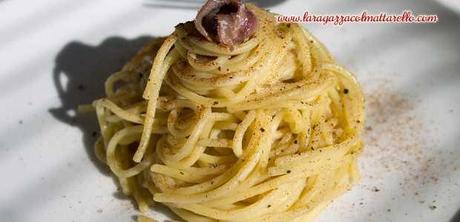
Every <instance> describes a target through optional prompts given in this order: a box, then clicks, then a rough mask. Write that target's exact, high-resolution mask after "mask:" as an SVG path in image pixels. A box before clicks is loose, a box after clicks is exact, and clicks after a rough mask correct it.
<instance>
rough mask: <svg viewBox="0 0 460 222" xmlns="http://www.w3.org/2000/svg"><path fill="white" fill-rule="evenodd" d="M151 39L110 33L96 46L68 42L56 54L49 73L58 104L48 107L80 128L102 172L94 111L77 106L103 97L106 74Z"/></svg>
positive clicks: (117, 68) (119, 65) (56, 115)
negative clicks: (79, 110) (86, 111)
mask: <svg viewBox="0 0 460 222" xmlns="http://www.w3.org/2000/svg"><path fill="white" fill-rule="evenodd" d="M151 39H152V37H147V36H145V37H139V38H137V39H133V40H128V39H124V38H120V37H111V38H108V39H106V40H104V41H103V42H102V43H101V44H99V45H97V46H91V45H88V44H85V43H81V42H71V43H69V44H67V45H66V46H64V48H63V49H62V50H61V51H60V52H59V53H58V55H57V56H56V59H55V66H54V70H53V73H52V75H53V81H54V85H55V87H56V90H57V92H58V95H59V99H60V101H61V106H60V107H57V108H51V109H50V113H51V114H52V115H53V116H54V117H55V118H56V119H58V120H60V121H61V122H63V123H66V124H69V125H72V126H75V127H78V128H79V129H80V130H81V131H82V132H83V143H84V145H85V149H86V152H87V153H88V157H89V158H90V160H91V161H92V162H93V163H94V165H95V166H97V168H98V169H99V170H100V171H101V172H103V173H107V172H108V170H107V168H106V167H105V166H104V164H103V163H101V162H100V161H99V160H98V159H97V157H96V155H95V153H94V149H93V148H94V147H93V144H94V142H95V140H96V139H97V137H98V134H99V128H98V126H97V122H96V118H95V115H91V114H88V115H79V114H78V115H77V107H78V106H79V105H84V104H91V103H92V102H93V101H94V100H95V99H98V98H102V97H104V82H105V80H106V79H107V77H108V76H109V75H110V74H111V73H113V72H115V71H117V70H119V69H120V68H121V67H122V66H123V64H124V63H126V62H127V61H128V60H129V59H130V58H131V57H133V56H134V55H135V53H136V52H137V50H139V49H140V48H141V47H142V46H143V45H144V44H145V43H147V42H148V41H149V40H151Z"/></svg>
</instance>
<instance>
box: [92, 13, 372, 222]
mask: <svg viewBox="0 0 460 222" xmlns="http://www.w3.org/2000/svg"><path fill="white" fill-rule="evenodd" d="M248 7H249V9H250V10H252V12H254V14H255V15H256V17H257V19H258V22H259V24H258V26H257V30H256V32H255V36H253V37H252V38H251V39H249V40H248V41H246V42H244V43H242V44H239V45H236V46H234V47H226V46H222V45H219V44H215V43H212V42H209V41H206V40H203V39H200V38H197V37H195V36H193V35H190V33H189V32H188V31H187V28H188V25H190V24H189V23H186V24H181V25H179V26H177V27H176V30H175V32H174V33H173V34H171V35H170V36H168V37H167V38H165V39H157V40H155V41H153V42H152V43H150V44H148V45H147V46H145V47H144V49H143V50H141V51H140V52H139V53H138V55H137V56H136V57H134V58H133V59H132V61H130V62H129V63H128V64H126V65H125V66H124V67H123V69H122V70H121V71H119V72H116V73H114V74H112V75H111V76H110V77H109V79H108V80H107V82H106V85H105V88H106V95H107V98H104V99H100V100H97V101H95V102H94V104H93V105H94V107H95V109H96V113H97V117H98V121H99V125H100V127H101V138H100V139H99V140H98V141H97V142H96V153H97V154H98V157H99V158H100V159H101V160H102V161H105V162H106V163H107V165H108V166H109V167H110V169H111V170H112V171H113V173H114V174H115V175H116V177H117V178H118V179H119V182H120V185H121V187H122V190H123V192H124V193H125V194H126V195H132V196H133V197H134V198H135V200H136V201H137V203H138V205H139V208H140V210H141V211H144V212H145V211H148V210H149V206H151V205H152V204H153V203H154V202H160V203H163V204H165V205H166V206H168V207H169V208H170V209H171V210H172V211H173V212H175V213H176V214H177V215H178V216H180V217H181V218H183V219H184V220H186V221H310V220H311V219H312V218H313V217H314V216H315V215H317V214H318V212H319V211H320V210H321V209H322V208H324V207H325V206H326V205H327V204H328V203H329V202H330V201H331V200H332V199H334V198H335V197H337V196H338V195H339V194H341V193H343V192H344V191H346V190H347V189H349V188H350V187H351V185H352V184H353V182H355V181H356V180H357V179H358V178H359V176H358V171H357V156H358V154H359V153H360V151H361V149H362V142H361V138H360V136H361V131H362V128H363V122H364V112H363V110H364V104H363V100H364V99H363V95H362V92H361V89H360V87H359V85H358V83H357V81H356V80H355V79H354V77H353V76H352V74H350V73H349V72H348V71H347V70H345V69H344V68H342V67H341V66H339V65H337V64H336V62H335V60H334V58H333V57H332V56H331V55H330V53H329V52H328V51H327V50H326V48H325V47H324V46H323V45H322V44H321V43H320V42H319V41H318V40H317V39H315V38H314V37H313V36H312V35H311V34H310V33H308V32H307V31H306V30H304V29H302V28H301V27H300V26H299V25H297V24H276V22H275V21H274V18H273V15H272V14H270V13H268V12H266V11H264V10H262V9H259V8H257V7H255V6H252V5H249V6H248ZM152 58H154V59H152ZM143 219H145V218H143Z"/></svg>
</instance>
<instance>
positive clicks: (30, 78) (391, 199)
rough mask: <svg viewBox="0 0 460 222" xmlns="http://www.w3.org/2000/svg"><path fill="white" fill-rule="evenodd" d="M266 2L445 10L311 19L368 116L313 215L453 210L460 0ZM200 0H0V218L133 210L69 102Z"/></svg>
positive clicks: (458, 196)
mask: <svg viewBox="0 0 460 222" xmlns="http://www.w3.org/2000/svg"><path fill="white" fill-rule="evenodd" d="M197 2H198V3H197ZM272 2H274V1H265V2H264V3H263V4H264V5H270V9H271V10H272V11H274V12H278V13H281V14H286V15H291V14H303V12H304V11H305V10H309V11H310V12H316V13H323V14H335V13H360V12H361V11H363V10H368V11H369V12H374V13H377V12H380V11H385V12H388V13H399V12H401V11H402V10H404V9H410V10H412V11H414V12H415V13H419V14H437V15H438V16H439V17H440V22H439V23H438V24H433V25H426V24H425V25H414V24H404V25H403V24H353V25H344V26H341V27H338V26H322V25H310V24H308V25H306V27H307V28H308V29H309V30H310V31H311V32H312V33H313V34H314V35H316V36H317V37H318V38H319V39H320V40H321V41H323V42H324V43H325V44H326V46H327V47H328V48H329V50H330V51H331V52H332V54H334V55H335V56H336V58H337V60H338V62H339V63H341V64H343V65H344V66H345V67H347V68H348V69H350V70H351V71H352V72H353V73H355V74H356V76H357V78H358V79H359V81H360V82H361V83H362V85H363V87H364V90H365V92H366V93H367V95H368V102H369V106H368V112H369V115H368V121H367V125H368V126H370V127H371V128H372V129H371V128H368V130H367V131H366V142H367V144H368V145H367V147H366V150H365V151H364V154H363V157H362V158H361V160H360V168H361V171H362V174H363V179H362V181H361V182H360V183H359V184H358V185H357V186H355V187H354V188H353V189H352V191H351V192H348V193H347V194H346V195H344V196H342V197H341V198H340V199H338V200H336V201H334V203H333V204H332V205H331V206H330V207H329V208H328V209H327V210H326V211H325V212H323V214H322V215H321V217H320V218H319V219H318V221H345V222H347V221H350V222H351V221H354V222H360V221H421V222H432V221H440V222H454V221H460V215H459V213H457V211H458V210H459V209H460V187H459V183H460V170H458V169H460V161H458V159H459V158H460V147H459V146H460V15H459V14H456V12H455V11H456V10H454V9H452V8H451V7H452V5H454V6H457V8H458V6H459V5H460V3H459V2H458V1H443V2H450V3H449V4H447V5H451V6H444V5H443V4H441V3H438V2H435V1H428V0H420V1H400V2H397V1H378V0H372V1H356V0H355V1H339V0H337V1H296V0H287V1H283V2H281V3H280V4H277V5H274V6H273V5H271V4H270V3H272ZM452 2H453V4H452ZM199 4H200V1H199V0H182V1H175V2H172V1H166V0H163V1H160V0H145V1H143V0H119V1H113V0H91V1H89V0H87V1H76V0H75V1H60V0H37V1H24V0H22V1H21V0H3V1H0V89H1V93H0V114H1V115H0V175H2V177H1V182H0V221H9V222H16V221H116V222H117V221H120V222H121V221H133V216H134V215H135V214H136V212H135V210H133V205H132V203H131V202H130V201H129V200H128V199H126V198H124V197H122V196H121V195H119V194H118V193H117V190H116V186H115V185H114V182H113V180H112V179H111V177H110V176H109V174H107V170H105V169H104V167H103V166H101V164H98V163H97V162H96V161H95V158H94V155H93V154H92V148H91V146H90V144H91V143H92V140H93V138H92V136H91V134H92V132H93V131H94V130H95V129H96V128H95V126H94V124H92V123H93V122H94V121H95V120H94V119H91V117H89V118H73V117H72V116H73V113H72V112H73V111H74V108H75V107H76V105H77V104H79V103H88V102H90V101H91V100H92V99H94V98H97V96H100V95H101V92H102V91H101V90H102V87H103V85H102V81H103V79H104V78H105V77H106V76H107V75H108V74H109V73H110V72H112V71H115V70H116V69H117V68H119V67H120V65H121V64H122V63H123V62H124V61H126V59H127V58H129V57H130V56H131V55H132V53H133V52H134V51H135V50H136V49H137V48H139V47H140V45H142V43H145V41H146V39H147V38H146V36H162V35H167V34H168V33H170V32H171V31H172V30H173V27H174V25H176V24H177V23H179V22H182V21H186V20H190V19H192V18H193V17H194V15H195V11H194V8H196V7H197V6H198V5H199ZM457 12H458V11H457ZM454 215H456V216H454ZM455 217H456V218H455Z"/></svg>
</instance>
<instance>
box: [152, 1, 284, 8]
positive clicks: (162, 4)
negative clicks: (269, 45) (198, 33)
mask: <svg viewBox="0 0 460 222" xmlns="http://www.w3.org/2000/svg"><path fill="white" fill-rule="evenodd" d="M285 1H287V0H248V1H246V2H248V3H253V4H255V5H257V6H259V7H262V8H270V7H273V6H276V5H279V4H281V3H283V2H285ZM205 2H206V0H176V1H170V0H144V3H143V5H144V6H145V7H150V8H167V9H184V10H197V9H199V8H200V7H201V6H202V5H203V4H204V3H205Z"/></svg>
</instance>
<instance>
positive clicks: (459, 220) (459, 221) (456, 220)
mask: <svg viewBox="0 0 460 222" xmlns="http://www.w3.org/2000/svg"><path fill="white" fill-rule="evenodd" d="M449 222H460V210H458V211H457V213H456V214H455V215H454V217H452V219H450V221H449Z"/></svg>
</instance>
